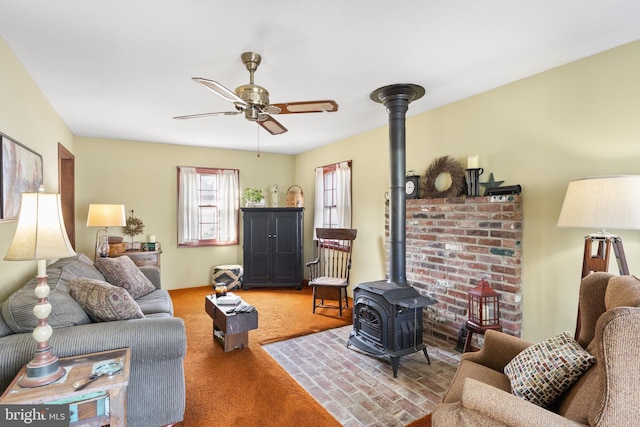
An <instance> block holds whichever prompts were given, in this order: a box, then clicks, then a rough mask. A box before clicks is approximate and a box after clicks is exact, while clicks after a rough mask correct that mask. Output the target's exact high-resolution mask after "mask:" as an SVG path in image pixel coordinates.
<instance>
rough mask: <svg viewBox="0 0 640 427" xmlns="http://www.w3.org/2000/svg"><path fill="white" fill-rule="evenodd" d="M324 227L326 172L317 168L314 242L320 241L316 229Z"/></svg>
mask: <svg viewBox="0 0 640 427" xmlns="http://www.w3.org/2000/svg"><path fill="white" fill-rule="evenodd" d="M323 227H324V170H323V169H322V168H316V197H315V201H314V205H313V240H318V236H316V228H323Z"/></svg>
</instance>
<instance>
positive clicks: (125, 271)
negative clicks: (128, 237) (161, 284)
mask: <svg viewBox="0 0 640 427" xmlns="http://www.w3.org/2000/svg"><path fill="white" fill-rule="evenodd" d="M96 267H97V268H98V270H100V272H101V273H102V274H103V275H104V277H105V279H107V282H109V283H111V284H112V285H115V286H119V287H121V288H124V289H126V290H127V291H129V294H131V296H132V297H133V299H137V298H140V297H141V296H143V295H146V294H148V293H149V292H151V291H154V290H155V289H156V287H155V286H153V283H151V281H150V280H149V279H147V276H145V275H144V273H143V272H142V271H140V269H139V268H138V266H136V265H135V264H134V263H133V261H131V258H129V257H128V256H119V257H116V258H98V259H97V260H96Z"/></svg>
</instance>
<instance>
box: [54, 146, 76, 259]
mask: <svg viewBox="0 0 640 427" xmlns="http://www.w3.org/2000/svg"><path fill="white" fill-rule="evenodd" d="M75 169H76V166H75V156H74V155H73V153H71V151H69V150H67V149H66V148H65V146H64V145H62V144H60V143H58V192H59V193H60V199H61V200H62V218H63V219H64V226H65V229H66V231H67V236H68V237H69V243H71V246H72V247H73V248H74V249H75V248H76V213H75V212H76V208H75V206H76V185H75V176H76V170H75Z"/></svg>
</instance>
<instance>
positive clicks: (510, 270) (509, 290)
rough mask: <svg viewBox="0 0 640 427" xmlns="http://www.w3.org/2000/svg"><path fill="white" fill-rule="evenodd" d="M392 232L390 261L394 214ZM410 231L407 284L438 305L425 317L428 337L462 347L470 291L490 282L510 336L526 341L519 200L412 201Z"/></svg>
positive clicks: (469, 198) (508, 198)
mask: <svg viewBox="0 0 640 427" xmlns="http://www.w3.org/2000/svg"><path fill="white" fill-rule="evenodd" d="M386 227H387V245H386V249H387V259H388V258H389V257H388V252H389V245H388V234H389V233H388V227H389V216H388V212H387V220H386ZM406 230H407V238H406V243H407V249H406V250H407V281H408V282H409V284H410V285H412V286H414V287H415V288H416V289H417V290H418V291H419V292H420V293H422V294H424V295H428V296H430V297H433V298H435V299H437V300H438V304H436V305H434V306H431V307H430V308H429V310H427V311H426V312H425V316H424V319H425V320H424V322H425V328H424V330H425V332H426V333H429V332H431V333H433V334H434V335H435V336H437V337H438V338H441V339H445V340H447V341H450V342H457V341H458V332H459V330H460V328H461V326H462V325H463V324H464V323H465V322H466V320H467V302H468V299H467V292H468V291H469V289H472V288H473V287H475V286H476V284H477V281H478V280H479V279H480V278H481V277H485V278H486V280H487V281H488V282H489V284H490V285H491V287H492V288H493V289H494V290H495V291H496V292H498V293H499V294H500V318H501V321H500V323H501V324H502V326H503V328H504V331H505V332H507V333H509V334H511V335H515V336H520V333H521V329H522V295H521V286H522V249H521V248H522V201H521V197H520V196H519V195H508V196H490V197H457V198H449V199H414V200H408V201H407V219H406ZM387 271H388V265H387ZM474 337H475V335H474Z"/></svg>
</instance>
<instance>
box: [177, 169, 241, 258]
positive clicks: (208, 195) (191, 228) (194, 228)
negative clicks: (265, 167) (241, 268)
mask: <svg viewBox="0 0 640 427" xmlns="http://www.w3.org/2000/svg"><path fill="white" fill-rule="evenodd" d="M238 175H239V172H238V170H237V169H215V168H194V167H184V166H178V246H212V245H237V244H238V218H239V206H240V197H239V194H240V190H239V179H238Z"/></svg>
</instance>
